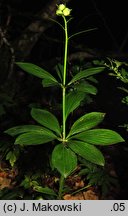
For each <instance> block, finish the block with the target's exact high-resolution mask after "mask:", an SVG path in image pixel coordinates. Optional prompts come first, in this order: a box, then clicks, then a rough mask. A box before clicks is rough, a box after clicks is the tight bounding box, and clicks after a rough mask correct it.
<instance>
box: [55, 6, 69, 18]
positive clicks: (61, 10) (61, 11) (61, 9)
mask: <svg viewBox="0 0 128 216" xmlns="http://www.w3.org/2000/svg"><path fill="white" fill-rule="evenodd" d="M70 12H71V9H69V8H67V7H66V6H65V5H64V4H60V5H58V8H57V10H56V15H58V16H69V15H70Z"/></svg>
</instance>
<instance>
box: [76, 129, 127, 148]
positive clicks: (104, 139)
mask: <svg viewBox="0 0 128 216" xmlns="http://www.w3.org/2000/svg"><path fill="white" fill-rule="evenodd" d="M74 138H75V139H79V140H82V141H85V142H87V143H90V144H93V145H103V146H105V145H112V144H116V143H119V142H124V139H123V138H122V137H121V136H120V135H119V134H118V133H117V132H115V131H113V130H109V129H93V130H88V131H85V132H82V133H79V134H77V135H75V136H73V139H74Z"/></svg>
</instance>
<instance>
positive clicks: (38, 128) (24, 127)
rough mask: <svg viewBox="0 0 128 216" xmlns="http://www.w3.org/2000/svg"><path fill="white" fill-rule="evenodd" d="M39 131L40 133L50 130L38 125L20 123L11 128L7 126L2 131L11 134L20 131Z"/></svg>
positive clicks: (13, 134)
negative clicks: (6, 128)
mask: <svg viewBox="0 0 128 216" xmlns="http://www.w3.org/2000/svg"><path fill="white" fill-rule="evenodd" d="M36 131H37V132H41V133H42V134H43V133H44V134H47V135H48V134H49V135H50V134H51V133H52V132H51V131H50V130H48V129H47V128H44V127H42V126H39V125H20V126H15V127H12V128H9V129H8V130H6V131H4V133H7V134H9V135H11V136H16V135H19V134H22V133H26V132H36Z"/></svg>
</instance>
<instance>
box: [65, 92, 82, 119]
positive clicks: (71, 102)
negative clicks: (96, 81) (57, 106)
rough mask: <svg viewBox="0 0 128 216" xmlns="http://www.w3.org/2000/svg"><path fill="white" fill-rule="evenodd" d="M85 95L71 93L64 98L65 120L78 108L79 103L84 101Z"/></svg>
mask: <svg viewBox="0 0 128 216" xmlns="http://www.w3.org/2000/svg"><path fill="white" fill-rule="evenodd" d="M84 97H85V94H84V93H83V92H77V91H73V92H70V93H69V94H68V95H67V96H66V106H65V118H66V119H67V117H68V115H69V114H70V113H71V112H73V111H74V110H75V109H76V108H77V107H78V106H80V103H81V101H82V100H83V99H84Z"/></svg>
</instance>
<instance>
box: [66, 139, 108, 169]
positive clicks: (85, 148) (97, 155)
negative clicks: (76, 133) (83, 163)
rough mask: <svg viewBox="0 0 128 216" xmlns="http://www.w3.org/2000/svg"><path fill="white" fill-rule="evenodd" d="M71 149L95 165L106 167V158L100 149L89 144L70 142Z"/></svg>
mask: <svg viewBox="0 0 128 216" xmlns="http://www.w3.org/2000/svg"><path fill="white" fill-rule="evenodd" d="M68 146H69V148H71V149H72V150H73V151H74V152H75V153H76V154H78V155H80V156H81V157H83V158H85V159H86V160H88V161H90V162H92V163H95V164H97V165H100V166H104V163H105V160H104V156H103V154H102V153H101V151H100V150H99V149H97V148H96V147H95V146H93V145H90V144H88V143H85V142H82V141H77V140H70V141H69V142H68Z"/></svg>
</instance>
